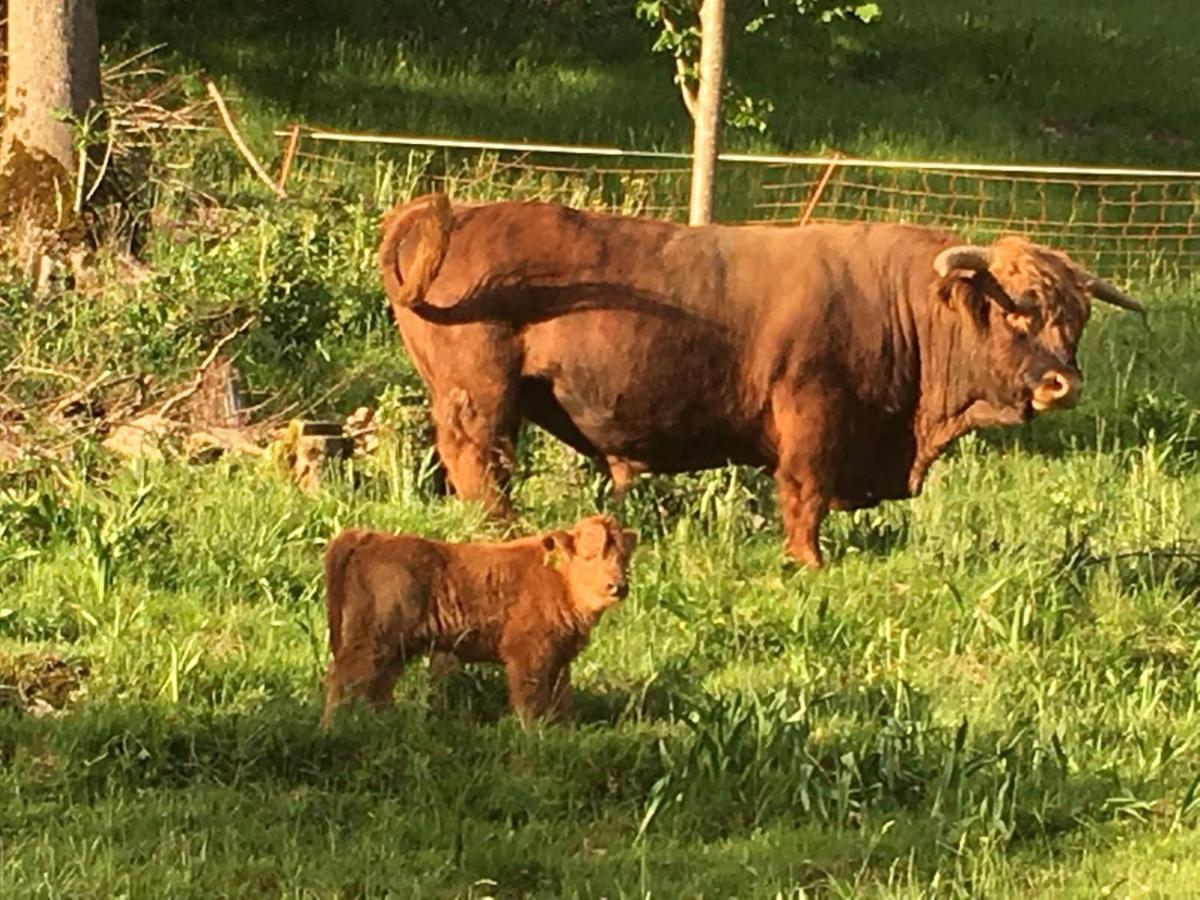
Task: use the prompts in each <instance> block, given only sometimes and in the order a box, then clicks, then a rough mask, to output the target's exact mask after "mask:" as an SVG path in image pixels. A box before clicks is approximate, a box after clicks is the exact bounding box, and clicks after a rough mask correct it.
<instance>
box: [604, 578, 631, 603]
mask: <svg viewBox="0 0 1200 900" xmlns="http://www.w3.org/2000/svg"><path fill="white" fill-rule="evenodd" d="M608 594H609V596H610V597H616V598H617V599H618V600H624V599H625V598H626V596H628V594H629V585H628V584H626V583H625V582H624V581H614V582H612V583H611V584H609V586H608Z"/></svg>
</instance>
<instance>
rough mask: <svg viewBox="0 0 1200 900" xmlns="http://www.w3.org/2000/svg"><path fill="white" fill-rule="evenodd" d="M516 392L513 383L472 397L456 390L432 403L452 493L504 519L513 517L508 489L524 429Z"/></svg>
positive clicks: (439, 451)
mask: <svg viewBox="0 0 1200 900" xmlns="http://www.w3.org/2000/svg"><path fill="white" fill-rule="evenodd" d="M516 392H517V388H516V385H515V384H514V385H511V386H509V385H503V384H502V385H493V386H489V388H488V389H487V390H479V391H476V392H474V393H468V392H467V391H466V390H465V389H464V388H461V387H455V388H451V389H450V390H448V391H446V392H445V393H444V394H442V395H440V396H438V397H435V398H434V401H433V420H434V425H435V426H436V428H437V449H438V455H439V456H441V458H442V464H443V465H445V467H446V474H447V475H448V477H449V480H450V484H451V485H452V486H453V487H454V492H455V493H456V494H458V496H460V497H462V498H463V499H464V500H478V501H480V502H482V503H483V505H484V508H485V509H487V511H488V512H489V513H491V514H493V515H497V516H505V517H506V516H509V515H511V514H512V504H511V503H510V502H509V499H508V496H507V494H506V490H507V488H508V483H509V481H510V480H511V478H512V472H513V466H514V465H515V463H516V443H517V428H518V426H519V425H520V414H519V413H518V411H517V405H516Z"/></svg>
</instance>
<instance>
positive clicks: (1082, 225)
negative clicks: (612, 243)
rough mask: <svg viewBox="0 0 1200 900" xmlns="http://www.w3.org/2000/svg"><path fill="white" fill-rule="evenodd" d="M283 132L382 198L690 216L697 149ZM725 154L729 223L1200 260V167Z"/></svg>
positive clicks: (1145, 263) (1163, 270)
mask: <svg viewBox="0 0 1200 900" xmlns="http://www.w3.org/2000/svg"><path fill="white" fill-rule="evenodd" d="M276 134H277V136H279V137H280V138H282V139H283V140H284V141H285V143H286V144H287V152H286V154H285V159H284V162H283V166H282V171H281V176H282V177H286V175H284V174H283V173H286V172H288V171H291V170H292V169H293V167H294V168H295V170H296V172H297V174H296V175H294V176H293V177H304V178H316V179H318V180H324V181H328V182H330V183H335V182H337V181H339V180H340V179H343V178H345V177H347V176H348V175H349V174H350V173H351V172H352V171H364V169H363V167H365V166H372V167H373V168H372V169H371V171H373V172H374V173H375V179H376V185H375V187H376V189H377V193H380V194H384V195H387V194H390V195H392V196H404V195H405V191H406V190H407V191H409V192H413V191H423V190H429V189H432V188H435V187H439V188H442V189H445V190H447V191H450V192H451V193H453V194H454V195H455V196H460V197H464V198H469V199H543V200H556V201H559V202H562V203H567V204H569V205H571V206H576V207H581V208H591V209H604V210H609V211H613V212H619V213H624V214H627V215H638V216H652V217H655V218H662V219H671V220H677V221H685V220H686V219H687V198H688V188H689V180H690V169H689V163H690V156H689V154H686V153H673V152H667V151H638V150H623V149H620V148H616V147H603V146H600V147H594V146H573V145H560V144H526V143H516V142H503V141H483V140H462V139H441V138H433V137H422V136H407V135H378V134H355V133H348V132H334V131H321V130H313V129H303V128H300V127H299V126H295V127H293V128H292V129H290V130H287V131H279V132H276ZM397 150H399V151H401V152H400V153H397V152H396V151H397ZM364 151H365V152H366V155H364ZM721 160H722V161H723V163H724V165H722V166H720V167H719V168H718V174H717V179H718V180H717V205H716V210H717V216H718V218H719V219H720V220H722V221H728V222H752V223H770V224H784V223H793V224H794V223H797V222H835V221H846V220H867V221H902V222H911V223H915V224H921V225H931V226H936V227H942V228H945V229H947V230H950V231H953V232H955V233H958V234H961V235H963V236H964V237H967V238H969V239H972V240H987V239H990V238H992V237H995V236H997V235H999V234H1004V233H1019V234H1024V235H1025V236H1027V237H1029V238H1030V239H1031V240H1034V241H1038V242H1040V243H1045V244H1048V245H1050V246H1053V247H1056V248H1059V249H1062V250H1065V251H1066V252H1068V253H1069V254H1071V255H1072V256H1073V257H1074V258H1076V259H1077V260H1079V261H1080V262H1081V263H1082V264H1084V265H1087V266H1089V267H1091V268H1093V269H1095V270H1097V271H1106V272H1109V273H1118V274H1119V273H1125V274H1128V275H1130V276H1132V275H1134V274H1151V273H1153V274H1176V275H1179V274H1190V273H1191V272H1193V271H1194V270H1195V269H1196V267H1197V264H1198V263H1200V171H1189V170H1158V169H1137V168H1126V167H1086V166H1035V165H1020V164H984V163H966V162H937V161H904V160H872V159H863V158H856V157H841V156H832V157H817V156H782V155H773V154H746V153H724V154H721ZM381 165H382V169H381Z"/></svg>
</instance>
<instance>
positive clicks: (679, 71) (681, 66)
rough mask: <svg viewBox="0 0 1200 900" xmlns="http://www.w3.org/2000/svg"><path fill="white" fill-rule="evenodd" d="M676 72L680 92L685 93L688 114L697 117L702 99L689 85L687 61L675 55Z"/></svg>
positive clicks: (684, 99) (684, 101) (684, 98)
mask: <svg viewBox="0 0 1200 900" xmlns="http://www.w3.org/2000/svg"><path fill="white" fill-rule="evenodd" d="M675 72H676V78H675V80H676V82H678V84H679V93H680V94H682V95H683V105H684V106H686V107H687V111H688V115H690V116H691V117H692V118H693V119H695V118H696V107H697V106H699V104H700V100H699V98H698V97H697V96H696V92H695V91H694V90H692V88H691V87H689V86H688V77H689V76H688V69H687V63H685V62H684V61H683V60H682V59H680V58H679V57H678V56H677V57H675Z"/></svg>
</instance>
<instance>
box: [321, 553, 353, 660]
mask: <svg viewBox="0 0 1200 900" xmlns="http://www.w3.org/2000/svg"><path fill="white" fill-rule="evenodd" d="M359 538H360V535H359V533H358V532H357V531H343V532H342V533H341V534H339V535H338V536H337V537H335V538H334V539H333V540H331V541H330V542H329V545H328V546H327V547H326V548H325V612H326V614H327V615H328V617H329V649H330V650H332V651H333V654H334V656H337V653H338V651H339V650H340V649H341V647H342V609H343V607H344V606H345V605H346V565H347V563H349V562H350V555H351V554H352V553H353V552H354V550H355V548H357V547H358V544H359Z"/></svg>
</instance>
